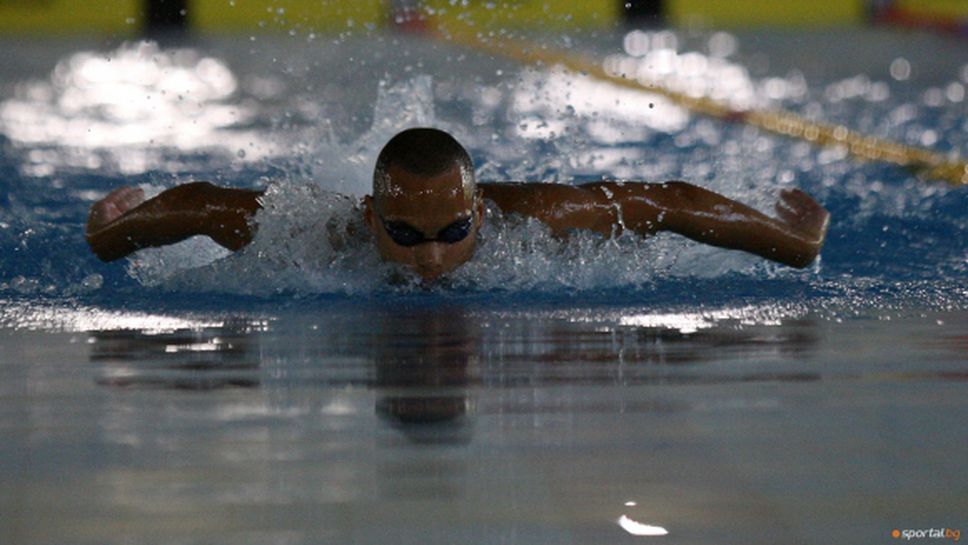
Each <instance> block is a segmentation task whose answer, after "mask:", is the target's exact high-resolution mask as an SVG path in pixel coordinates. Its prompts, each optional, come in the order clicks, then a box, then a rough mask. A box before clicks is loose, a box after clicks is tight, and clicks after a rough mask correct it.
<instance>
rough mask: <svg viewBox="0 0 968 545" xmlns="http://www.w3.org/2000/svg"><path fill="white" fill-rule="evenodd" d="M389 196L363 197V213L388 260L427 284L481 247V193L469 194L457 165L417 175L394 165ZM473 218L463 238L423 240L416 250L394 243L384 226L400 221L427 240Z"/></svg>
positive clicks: (381, 252)
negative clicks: (443, 240)
mask: <svg viewBox="0 0 968 545" xmlns="http://www.w3.org/2000/svg"><path fill="white" fill-rule="evenodd" d="M387 174H388V176H389V183H388V190H387V195H385V196H383V198H381V199H378V200H377V199H374V198H373V197H371V196H367V197H365V198H364V199H363V214H364V219H365V221H366V224H367V226H368V227H369V228H370V231H371V232H372V233H373V237H374V240H375V241H376V247H377V251H379V252H380V256H382V257H383V259H384V260H386V261H392V262H394V263H401V264H403V265H406V266H408V267H410V268H411V269H412V270H413V271H414V272H416V273H417V274H418V275H420V276H421V278H423V279H424V280H435V279H437V278H439V277H440V276H442V275H444V274H446V273H449V272H451V271H453V270H454V269H456V268H457V267H459V266H460V265H461V264H463V263H464V262H465V261H467V260H468V259H470V257H471V256H472V255H473V254H474V248H475V246H476V245H477V231H478V229H480V225H481V221H482V219H483V217H484V201H483V199H482V198H481V195H480V192H479V191H478V192H476V193H473V194H472V195H467V194H466V192H465V191H464V187H463V184H462V181H461V173H460V169H459V168H458V167H457V166H454V167H453V168H451V169H450V170H448V171H446V172H444V173H442V174H438V175H436V176H430V177H426V176H417V175H414V174H412V173H410V172H407V171H406V170H404V169H402V168H400V167H399V166H396V165H391V166H390V168H389V169H387ZM467 218H471V220H472V222H471V229H470V232H469V233H468V234H467V237H465V238H464V239H463V240H461V241H458V242H454V243H446V242H438V241H431V242H423V243H420V244H417V245H415V246H401V245H399V244H396V243H395V242H394V241H393V240H392V239H391V238H390V236H389V235H388V234H387V231H386V229H385V228H384V222H402V223H405V224H407V225H409V226H411V227H413V228H415V229H417V230H418V231H420V232H421V233H423V234H424V236H425V237H427V238H433V237H434V236H435V235H436V234H437V233H439V232H440V231H441V230H442V229H444V228H446V227H447V226H449V225H451V224H453V223H454V222H457V221H460V220H464V219H467Z"/></svg>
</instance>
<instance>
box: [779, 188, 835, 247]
mask: <svg viewBox="0 0 968 545" xmlns="http://www.w3.org/2000/svg"><path fill="white" fill-rule="evenodd" d="M775 208H776V214H777V216H779V218H780V219H781V220H782V221H783V222H784V223H786V224H787V225H789V226H790V229H791V230H793V231H794V232H795V233H797V234H799V235H800V236H802V237H803V239H804V240H805V241H806V242H808V243H810V244H812V245H814V246H815V247H816V249H817V251H818V252H819V251H820V247H821V246H822V245H823V241H824V237H826V236H827V226H828V225H829V224H830V212H827V210H826V209H825V208H824V207H822V206H820V204H818V203H817V201H815V200H813V198H811V197H810V195H807V194H806V193H804V192H803V191H800V190H799V189H784V190H783V191H782V192H781V193H780V200H779V201H778V202H777V203H776V207H775Z"/></svg>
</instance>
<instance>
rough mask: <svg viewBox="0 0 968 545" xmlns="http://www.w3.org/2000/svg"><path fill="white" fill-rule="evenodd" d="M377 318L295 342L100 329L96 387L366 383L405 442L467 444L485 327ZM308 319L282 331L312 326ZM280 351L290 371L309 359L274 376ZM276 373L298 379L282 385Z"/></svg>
mask: <svg viewBox="0 0 968 545" xmlns="http://www.w3.org/2000/svg"><path fill="white" fill-rule="evenodd" d="M377 318H378V319H372V316H371V319H370V320H367V321H366V323H365V324H364V323H357V324H354V327H349V328H347V327H346V324H345V323H343V324H340V325H339V326H338V327H337V326H334V327H331V328H328V327H325V326H322V327H315V324H314V327H315V329H316V330H319V331H321V333H320V334H319V335H314V336H312V337H310V338H302V337H301V338H299V339H298V342H296V343H293V344H290V343H291V342H292V341H293V339H289V338H280V337H278V336H274V335H263V334H262V333H263V332H262V329H263V328H262V327H259V326H258V324H256V325H254V324H253V323H251V322H249V321H247V320H229V321H227V322H225V323H224V325H222V326H221V327H217V328H206V329H200V330H176V331H171V332H142V331H134V330H123V331H104V332H94V333H93V334H92V339H93V343H92V345H91V346H92V347H91V354H90V359H91V361H92V362H97V363H99V364H100V365H102V367H103V372H102V377H101V378H100V379H98V383H99V384H101V385H104V386H110V387H116V388H127V389H174V390H195V391H208V390H220V389H225V388H271V389H276V388H274V387H275V386H282V387H283V388H280V389H281V390H285V387H287V386H293V385H292V384H287V383H286V382H287V381H294V380H303V379H305V380H306V382H307V383H308V384H311V385H316V386H319V385H324V386H327V387H339V386H346V385H351V384H352V385H357V384H359V383H360V382H362V383H363V384H364V385H365V386H366V387H368V388H371V389H373V390H375V391H376V392H377V400H376V404H375V405H376V406H375V411H376V414H377V415H378V416H379V417H380V418H381V419H382V420H384V421H385V422H387V423H388V424H389V425H390V426H392V427H393V428H395V429H398V430H399V431H401V432H403V433H404V435H405V436H406V437H407V438H408V439H409V440H412V441H414V442H418V443H428V442H431V443H439V442H465V441H467V440H468V439H469V436H470V425H469V415H468V412H469V410H470V407H471V405H472V403H471V400H470V399H469V397H468V394H467V390H468V385H469V384H470V382H471V381H472V380H473V381H476V380H477V379H476V378H472V377H475V376H476V372H477V371H476V370H477V364H476V362H477V351H478V346H479V339H480V331H479V330H478V329H476V328H475V327H472V326H470V325H469V323H468V321H467V319H466V317H465V314H464V313H462V312H449V311H442V310H440V309H437V310H434V311H426V312H416V313H413V312H411V313H399V314H385V315H384V314H381V315H379V316H378V317H377ZM303 325H305V324H298V323H297V324H293V325H292V326H291V327H286V328H282V329H283V330H284V331H285V330H289V331H305V330H306V329H309V327H303ZM348 331H349V332H352V333H348ZM280 344H282V345H285V347H284V348H283V347H281V346H280ZM292 346H298V349H297V350H293V349H292ZM280 349H281V350H282V354H283V358H281V361H282V364H281V365H282V366H283V367H288V368H289V369H287V371H291V370H292V369H293V368H300V360H304V359H306V357H307V355H311V356H309V358H308V360H307V361H305V362H304V363H305V366H304V367H305V368H300V369H299V372H297V373H292V374H288V373H286V372H283V373H274V372H273V371H274V370H267V369H266V368H265V367H266V360H271V361H272V362H273V363H272V364H271V365H270V367H272V366H278V365H279V361H280V358H276V357H272V356H270V357H268V358H267V355H271V354H275V353H276V351H277V350H280ZM345 357H352V358H360V359H361V360H362V361H363V362H365V363H362V364H361V365H359V366H354V367H353V369H352V370H351V373H350V374H349V375H347V374H345V372H346V369H345V367H343V366H341V365H339V364H333V362H336V361H339V359H340V358H345ZM327 360H332V362H329V361H327ZM367 368H368V369H370V371H367ZM305 371H309V375H308V376H307V374H306V373H305ZM275 375H283V376H290V377H295V376H299V377H300V378H299V379H297V378H288V379H286V378H284V379H282V381H280V380H279V378H278V377H276V376H275ZM361 377H366V378H361ZM267 379H268V380H267ZM301 386H305V384H303V385H301Z"/></svg>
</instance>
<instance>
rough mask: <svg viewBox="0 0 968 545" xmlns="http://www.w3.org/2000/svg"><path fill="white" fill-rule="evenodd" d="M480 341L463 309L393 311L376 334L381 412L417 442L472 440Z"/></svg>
mask: <svg viewBox="0 0 968 545" xmlns="http://www.w3.org/2000/svg"><path fill="white" fill-rule="evenodd" d="M479 344H480V331H479V330H477V329H476V326H474V325H471V324H470V323H469V322H468V320H467V318H466V315H465V313H462V312H427V313H421V314H418V315H403V316H401V315H388V316H387V317H386V318H385V319H384V320H383V321H381V323H380V324H379V326H378V327H377V328H376V331H375V334H374V337H373V347H374V353H373V359H374V363H375V365H376V383H377V385H378V387H379V388H380V395H379V398H378V400H377V403H376V411H377V414H378V415H380V417H381V418H383V419H384V420H385V421H387V422H389V423H390V425H392V426H393V427H395V428H397V429H399V430H401V431H402V432H404V433H405V434H406V435H407V437H408V438H409V439H410V440H412V441H414V442H419V443H426V442H462V441H466V440H468V439H469V432H470V420H469V418H468V411H469V409H470V405H471V400H470V398H469V396H468V386H469V384H470V383H471V382H476V381H477V378H476V375H477V372H478V365H477V354H478V350H479Z"/></svg>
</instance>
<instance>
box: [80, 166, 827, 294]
mask: <svg viewBox="0 0 968 545" xmlns="http://www.w3.org/2000/svg"><path fill="white" fill-rule="evenodd" d="M387 174H388V175H389V180H388V184H387V188H388V189H387V190H386V191H385V194H381V195H378V196H377V197H378V198H373V197H369V196H368V197H366V198H365V199H364V201H363V214H364V219H365V221H366V224H367V225H368V227H369V229H370V230H371V231H372V233H373V236H374V240H375V244H376V248H377V251H378V252H379V253H380V255H381V256H382V257H383V259H384V260H386V261H391V262H395V263H400V264H403V265H405V266H407V267H409V268H411V269H412V270H413V271H414V272H415V273H416V274H418V275H420V276H421V277H422V278H423V279H424V280H427V281H432V280H435V279H437V278H439V277H440V276H442V275H444V274H446V273H448V272H451V271H453V270H454V269H456V268H457V267H459V266H460V265H461V264H462V263H464V262H465V261H467V260H468V259H470V258H471V257H472V255H473V253H474V249H475V246H476V239H477V232H478V230H479V228H480V225H481V221H482V219H483V213H484V201H485V200H488V201H490V202H492V203H494V204H495V205H496V206H497V207H498V208H499V209H501V210H502V211H503V212H504V213H509V214H520V215H523V216H528V217H533V218H535V219H538V220H540V221H542V222H544V223H545V224H547V225H548V227H549V228H550V229H551V231H552V233H554V234H555V235H556V236H563V237H566V236H567V235H568V233H569V232H570V231H572V230H575V229H587V230H591V231H595V232H598V233H601V234H603V235H605V236H616V235H618V234H620V233H621V232H622V231H624V230H631V231H634V232H635V233H638V234H640V235H642V236H649V235H651V234H654V233H656V232H659V231H672V232H675V233H678V234H680V235H683V236H686V237H688V238H691V239H693V240H696V241H699V242H703V243H706V244H711V245H714V246H719V247H723V248H729V249H736V250H743V251H746V252H750V253H753V254H756V255H758V256H761V257H764V258H766V259H770V260H773V261H777V262H779V263H783V264H786V265H790V266H793V267H805V266H807V265H809V264H810V263H811V262H812V261H813V260H814V259H815V258H816V256H817V254H818V253H819V251H820V248H821V247H822V245H823V240H824V237H825V235H826V232H827V225H828V223H829V219H830V214H829V213H828V212H827V211H826V210H825V209H824V208H823V207H822V206H820V205H819V204H817V202H816V201H814V200H813V199H812V198H810V196H809V195H807V194H806V193H804V192H802V191H800V190H798V189H793V190H784V191H782V192H781V194H780V200H779V202H777V204H776V213H777V215H778V217H776V218H771V217H768V216H766V215H764V214H762V213H760V212H758V211H756V210H753V209H752V208H750V207H748V206H746V205H743V204H742V203H739V202H736V201H733V200H731V199H728V198H726V197H724V196H722V195H719V194H716V193H713V192H712V191H708V190H706V189H703V188H701V187H698V186H694V185H691V184H688V183H685V182H677V181H673V182H663V183H654V184H653V183H642V182H596V183H592V184H585V185H580V186H573V185H565V184H544V183H542V184H538V183H494V184H479V185H478V186H477V190H476V191H473V192H467V191H465V187H464V186H463V185H462V179H461V175H460V174H461V173H460V169H459V168H458V167H457V166H455V167H453V168H451V169H450V170H448V171H446V172H443V173H441V174H439V175H436V176H430V177H427V176H417V175H414V174H413V173H410V172H408V171H406V170H404V169H402V168H399V167H397V166H394V165H391V166H390V167H389V169H388V171H387ZM262 194H263V192H261V191H252V190H243V189H232V188H222V187H217V186H214V185H212V184H209V183H207V182H194V183H190V184H185V185H181V186H178V187H174V188H172V189H169V190H167V191H164V192H162V193H161V194H159V195H158V196H156V197H154V198H152V199H150V200H147V201H145V200H144V193H143V192H142V191H141V190H140V189H137V188H130V187H127V188H121V189H118V190H115V191H113V192H112V193H110V194H109V195H108V196H107V197H105V198H104V199H101V200H100V201H98V202H96V203H95V204H94V205H93V206H92V207H91V212H90V215H89V217H88V224H87V229H86V231H85V235H86V238H87V241H88V243H89V245H90V246H91V249H92V251H94V253H95V254H96V255H97V256H98V257H99V258H101V259H102V260H104V261H113V260H115V259H120V258H122V257H124V256H126V255H128V254H130V253H132V252H135V251H137V250H138V249H140V248H146V247H152V246H162V245H165V244H171V243H174V242H178V241H180V240H183V239H186V238H188V237H191V236H194V235H206V236H209V237H211V238H212V239H213V240H214V241H215V242H217V243H219V244H221V245H222V246H224V247H226V248H229V249H231V250H238V249H240V248H242V247H244V246H245V245H247V244H248V243H249V242H251V240H252V238H253V237H254V235H255V230H256V226H255V225H254V223H253V221H252V218H253V217H254V216H255V213H256V212H257V211H258V209H259V208H260V207H261V204H260V202H259V198H260V197H261V196H262ZM468 217H471V218H472V226H471V228H470V231H469V232H468V235H467V237H465V238H464V239H462V240H460V241H458V242H454V243H446V242H440V241H425V242H421V243H419V244H416V245H413V246H402V245H400V244H397V243H395V242H394V241H393V240H392V239H391V237H390V236H389V235H388V234H387V231H386V228H385V227H384V221H390V222H402V223H405V224H407V225H409V226H411V227H413V228H414V229H416V230H417V231H419V232H421V233H423V236H424V237H426V238H430V239H432V238H435V237H436V236H437V234H438V233H440V232H441V230H442V229H444V228H445V227H448V226H450V225H451V224H453V223H454V222H455V221H460V220H463V219H466V218H468Z"/></svg>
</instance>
